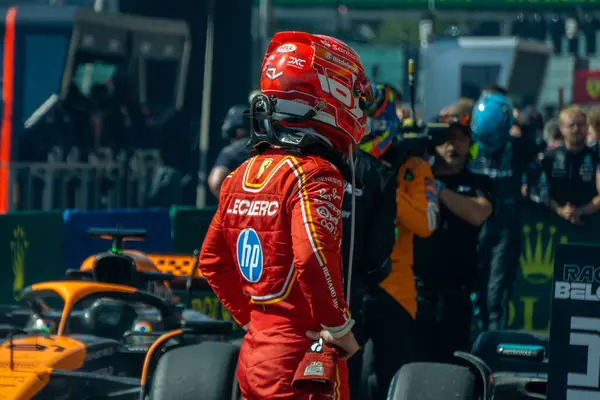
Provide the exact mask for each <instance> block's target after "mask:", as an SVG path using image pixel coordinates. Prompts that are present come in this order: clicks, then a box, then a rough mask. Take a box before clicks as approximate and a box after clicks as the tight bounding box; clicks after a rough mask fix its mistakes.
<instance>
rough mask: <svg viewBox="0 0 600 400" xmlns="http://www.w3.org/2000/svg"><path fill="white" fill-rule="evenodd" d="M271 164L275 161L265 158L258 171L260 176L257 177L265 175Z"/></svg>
mask: <svg viewBox="0 0 600 400" xmlns="http://www.w3.org/2000/svg"><path fill="white" fill-rule="evenodd" d="M271 164H273V159H272V158H265V159H264V161H263V162H262V164H260V168H259V169H258V175H256V177H257V178H260V176H261V175H262V174H264V173H265V171H266V170H267V168H269V166H270V165H271Z"/></svg>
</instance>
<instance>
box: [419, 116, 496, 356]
mask: <svg viewBox="0 0 600 400" xmlns="http://www.w3.org/2000/svg"><path fill="white" fill-rule="evenodd" d="M439 122H441V123H442V124H440V125H439V126H438V127H437V129H443V130H447V132H446V133H447V137H446V140H445V142H444V143H442V144H440V145H438V146H436V148H435V152H434V164H433V174H434V175H435V178H436V188H437V191H438V196H439V199H440V223H439V227H438V229H437V230H436V231H435V232H434V233H433V234H432V235H431V236H430V237H428V238H423V239H422V238H415V266H414V271H415V281H416V285H417V293H418V298H417V299H418V300H417V303H418V306H417V317H416V327H417V342H418V343H419V352H420V353H419V356H420V358H422V361H429V362H450V363H451V362H452V358H453V353H454V352H455V351H457V350H461V351H469V338H470V333H471V321H472V315H473V310H472V308H473V307H472V303H471V298H470V294H471V292H472V291H473V289H474V285H475V276H476V272H477V244H478V236H479V231H480V227H481V225H482V224H483V223H484V221H485V220H486V219H487V218H488V217H489V216H490V215H491V213H492V195H491V192H492V189H491V181H490V179H489V178H488V177H486V176H485V175H479V174H474V173H471V172H469V171H468V170H467V169H466V163H467V159H468V157H469V149H470V146H471V128H470V125H469V124H470V116H469V115H468V114H463V115H460V116H444V117H440V118H439ZM446 124H447V125H446Z"/></svg>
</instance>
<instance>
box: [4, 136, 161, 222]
mask: <svg viewBox="0 0 600 400" xmlns="http://www.w3.org/2000/svg"><path fill="white" fill-rule="evenodd" d="M161 166H162V161H161V158H160V154H159V151H158V150H144V149H138V150H134V151H133V152H132V153H131V155H128V154H127V153H126V152H124V151H121V152H119V153H118V154H116V155H115V154H114V153H113V151H112V150H111V149H108V148H101V149H98V150H97V151H96V152H95V153H94V154H93V155H90V156H88V159H87V162H86V161H84V160H82V159H81V152H80V150H79V149H78V148H73V149H71V151H69V153H68V154H66V155H65V154H64V151H63V150H62V149H61V148H54V149H53V150H52V151H51V152H50V153H49V154H48V162H45V163H26V162H16V163H11V164H10V173H11V177H12V182H13V191H14V195H13V206H12V208H11V210H12V211H17V210H44V211H49V210H58V209H67V208H77V209H80V210H98V209H114V208H138V207H144V204H145V199H146V195H147V192H148V187H149V185H150V181H151V179H152V177H153V175H154V174H155V173H156V171H157V169H158V168H160V167H161Z"/></svg>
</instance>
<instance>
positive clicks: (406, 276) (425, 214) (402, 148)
mask: <svg viewBox="0 0 600 400" xmlns="http://www.w3.org/2000/svg"><path fill="white" fill-rule="evenodd" d="M376 89H377V90H375V92H376V100H375V102H373V104H371V105H370V107H368V108H367V110H366V112H367V114H368V115H372V118H373V127H374V131H375V132H378V131H379V132H382V131H383V133H382V134H380V135H378V136H376V137H375V138H372V139H373V140H371V141H369V142H366V143H363V144H362V145H361V149H362V150H363V151H365V152H367V153H370V154H371V155H376V156H377V157H378V158H379V160H381V162H382V163H384V165H388V166H389V168H391V173H392V179H391V180H392V182H394V183H393V184H392V185H391V187H392V189H390V188H389V186H387V185H385V186H383V181H381V182H380V183H379V184H380V185H382V186H381V187H380V189H379V190H382V191H383V194H381V196H382V198H381V200H383V201H385V202H386V203H387V201H388V200H389V199H388V198H387V196H392V195H391V194H388V193H391V191H395V209H394V210H393V211H392V213H391V215H389V218H390V220H391V221H392V222H394V221H395V233H396V235H395V236H396V239H395V243H393V247H392V253H391V256H390V260H391V271H385V269H386V266H385V262H387V261H386V260H385V259H383V258H382V256H384V255H385V254H387V255H389V253H387V252H388V251H389V249H390V248H389V243H390V242H389V241H390V240H392V241H393V240H394V236H393V235H394V233H389V232H388V231H389V230H390V228H389V227H388V225H387V224H386V223H383V225H378V224H381V222H377V221H370V222H371V223H372V224H373V225H372V229H371V230H369V231H368V232H369V233H367V232H364V235H365V236H364V238H357V240H356V241H355V242H359V241H360V240H365V241H366V242H367V245H375V243H376V242H378V243H376V244H378V245H380V246H381V253H378V257H375V258H373V259H370V257H371V255H372V254H373V253H371V252H369V253H365V255H364V257H361V259H360V261H359V260H358V259H357V264H356V265H357V268H371V269H373V270H376V271H377V273H373V274H372V276H371V277H370V279H367V280H366V282H367V285H365V287H364V288H363V293H364V295H363V298H362V304H358V305H357V304H356V302H355V303H354V304H352V302H351V307H353V309H354V310H356V308H357V307H359V306H361V307H362V318H363V321H364V322H363V324H362V326H363V328H364V331H363V332H361V335H362V342H363V343H364V342H366V341H367V340H368V339H370V340H371V342H372V344H373V363H372V368H373V375H374V379H369V391H370V392H371V393H372V398H373V399H385V398H386V396H387V392H388V388H389V385H390V382H391V380H392V378H393V377H394V375H395V374H396V372H398V370H399V369H400V368H401V367H402V365H404V364H406V363H408V362H411V361H413V360H414V358H415V336H414V329H415V327H414V323H415V322H414V319H415V315H416V311H417V293H416V288H415V281H414V274H413V239H414V236H415V235H418V236H421V237H426V236H429V235H431V233H432V232H433V231H434V230H435V229H436V227H437V223H438V218H439V215H438V213H439V205H438V199H437V192H436V189H435V180H434V178H433V173H432V172H431V167H430V166H429V163H428V162H427V161H425V156H426V155H425V151H424V150H425V149H426V145H425V143H423V144H421V143H416V142H418V139H402V138H403V137H404V136H405V135H403V134H402V132H403V131H405V130H406V131H413V130H415V129H414V128H415V127H414V123H413V122H412V121H411V120H410V119H408V120H405V121H404V127H403V128H401V132H398V129H392V128H393V127H397V126H398V125H399V124H400V122H399V120H398V116H397V115H396V110H395V104H394V101H393V97H392V96H393V91H392V90H391V89H390V88H389V87H387V86H385V87H383V88H381V87H379V88H376ZM387 130H389V133H388V132H386V131H387ZM416 130H418V128H417V129H416ZM406 136H407V137H408V136H410V135H406ZM388 141H389V142H390V143H391V144H390V145H389V146H387V145H386V144H387V143H388ZM384 148H387V150H385V151H382V149H384ZM383 177H384V175H381V176H380V177H379V179H382V178H383ZM376 181H377V178H376V180H374V182H376ZM382 188H383V189H382ZM373 207H377V208H380V207H381V208H382V210H378V212H381V213H382V218H388V212H387V211H385V210H387V207H384V206H382V205H380V204H374V205H373ZM371 212H373V210H371ZM394 218H395V219H394ZM343 225H344V226H346V225H347V224H343ZM378 226H379V229H380V230H381V232H380V235H383V236H385V239H383V238H382V237H381V236H380V235H378V236H374V235H373V234H372V232H374V231H376V230H377V227H378ZM360 230H361V229H360V228H358V229H357V231H360ZM384 249H385V251H384ZM376 260H377V261H376ZM360 263H364V264H363V265H361V264H360ZM378 264H379V265H378ZM388 268H389V267H388ZM386 272H389V274H388V275H387V277H386ZM356 280H358V279H356ZM378 282H380V283H378ZM353 301H354V296H353ZM354 312H356V311H354ZM353 315H355V314H353ZM355 358H356V357H355ZM351 363H352V361H351ZM350 368H351V369H354V372H351V376H352V377H355V376H356V374H357V372H356V371H357V370H356V367H353V366H352V364H351V365H350ZM353 379H357V378H353ZM355 393H356V391H355ZM358 398H365V397H360V396H358Z"/></svg>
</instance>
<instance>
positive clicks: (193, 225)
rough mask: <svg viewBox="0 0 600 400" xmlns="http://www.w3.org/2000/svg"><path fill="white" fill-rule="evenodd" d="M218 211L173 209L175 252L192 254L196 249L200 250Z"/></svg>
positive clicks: (171, 213)
mask: <svg viewBox="0 0 600 400" xmlns="http://www.w3.org/2000/svg"><path fill="white" fill-rule="evenodd" d="M216 210H217V208H216V207H206V208H195V207H178V206H173V207H171V210H170V215H171V229H172V235H171V236H172V238H173V251H174V252H176V253H192V252H193V251H194V250H195V249H200V246H202V241H203V240H204V236H205V235H206V231H207V230H208V226H209V225H210V221H212V217H213V214H214V213H215V211H216Z"/></svg>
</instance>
